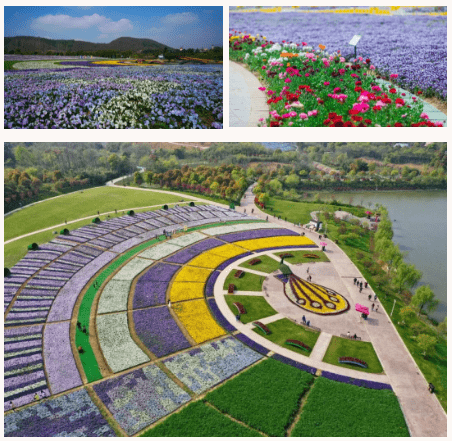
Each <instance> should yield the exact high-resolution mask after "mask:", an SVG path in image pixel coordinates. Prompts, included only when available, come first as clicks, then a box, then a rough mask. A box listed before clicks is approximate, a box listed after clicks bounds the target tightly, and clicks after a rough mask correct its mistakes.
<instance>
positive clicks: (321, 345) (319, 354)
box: [310, 332, 333, 361]
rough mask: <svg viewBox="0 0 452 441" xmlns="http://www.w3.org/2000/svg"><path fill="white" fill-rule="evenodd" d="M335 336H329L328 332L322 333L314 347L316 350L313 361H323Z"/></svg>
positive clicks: (312, 353)
mask: <svg viewBox="0 0 452 441" xmlns="http://www.w3.org/2000/svg"><path fill="white" fill-rule="evenodd" d="M332 337H333V336H332V335H331V334H328V332H321V333H320V335H319V338H318V339H317V342H316V344H315V346H314V349H313V350H312V352H311V357H310V358H311V360H317V361H322V360H323V357H324V356H325V352H326V350H327V349H328V346H329V345H330V341H331V338H332Z"/></svg>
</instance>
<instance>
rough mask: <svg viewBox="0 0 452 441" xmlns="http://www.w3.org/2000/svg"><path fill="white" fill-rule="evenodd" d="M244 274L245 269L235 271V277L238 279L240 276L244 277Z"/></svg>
mask: <svg viewBox="0 0 452 441" xmlns="http://www.w3.org/2000/svg"><path fill="white" fill-rule="evenodd" d="M242 275H243V271H242V270H237V271H236V272H235V274H234V277H235V278H236V279H240V277H242Z"/></svg>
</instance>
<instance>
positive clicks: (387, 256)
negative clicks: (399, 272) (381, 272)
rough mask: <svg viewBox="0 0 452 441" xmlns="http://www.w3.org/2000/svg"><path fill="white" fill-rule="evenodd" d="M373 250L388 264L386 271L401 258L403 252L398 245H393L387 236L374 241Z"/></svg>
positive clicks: (396, 264)
mask: <svg viewBox="0 0 452 441" xmlns="http://www.w3.org/2000/svg"><path fill="white" fill-rule="evenodd" d="M375 236H376V235H375ZM375 251H376V252H377V253H379V256H380V259H381V260H383V262H385V263H386V264H387V265H388V273H391V271H392V270H393V269H394V268H395V267H397V266H398V265H399V263H400V262H402V260H403V253H402V252H401V251H400V249H399V246H398V245H394V243H393V242H392V240H390V239H387V238H382V239H380V240H378V241H376V243H375Z"/></svg>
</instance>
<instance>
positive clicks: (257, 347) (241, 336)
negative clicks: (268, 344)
mask: <svg viewBox="0 0 452 441" xmlns="http://www.w3.org/2000/svg"><path fill="white" fill-rule="evenodd" d="M234 337H235V338H237V339H238V340H240V341H241V342H242V343H244V344H246V345H247V346H249V347H250V348H251V349H254V350H255V351H256V352H259V354H262V355H267V354H268V352H269V351H270V349H267V348H265V347H264V346H262V345H260V344H259V343H256V342H255V341H253V340H251V339H250V338H248V337H247V336H246V335H245V334H237V335H234Z"/></svg>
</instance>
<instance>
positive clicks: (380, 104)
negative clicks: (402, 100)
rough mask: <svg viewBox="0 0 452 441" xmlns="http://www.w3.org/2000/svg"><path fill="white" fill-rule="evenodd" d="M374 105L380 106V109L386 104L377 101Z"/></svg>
mask: <svg viewBox="0 0 452 441" xmlns="http://www.w3.org/2000/svg"><path fill="white" fill-rule="evenodd" d="M375 105H376V106H380V107H385V106H386V104H385V103H384V102H383V101H381V100H380V101H377V102H376V103H375Z"/></svg>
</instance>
